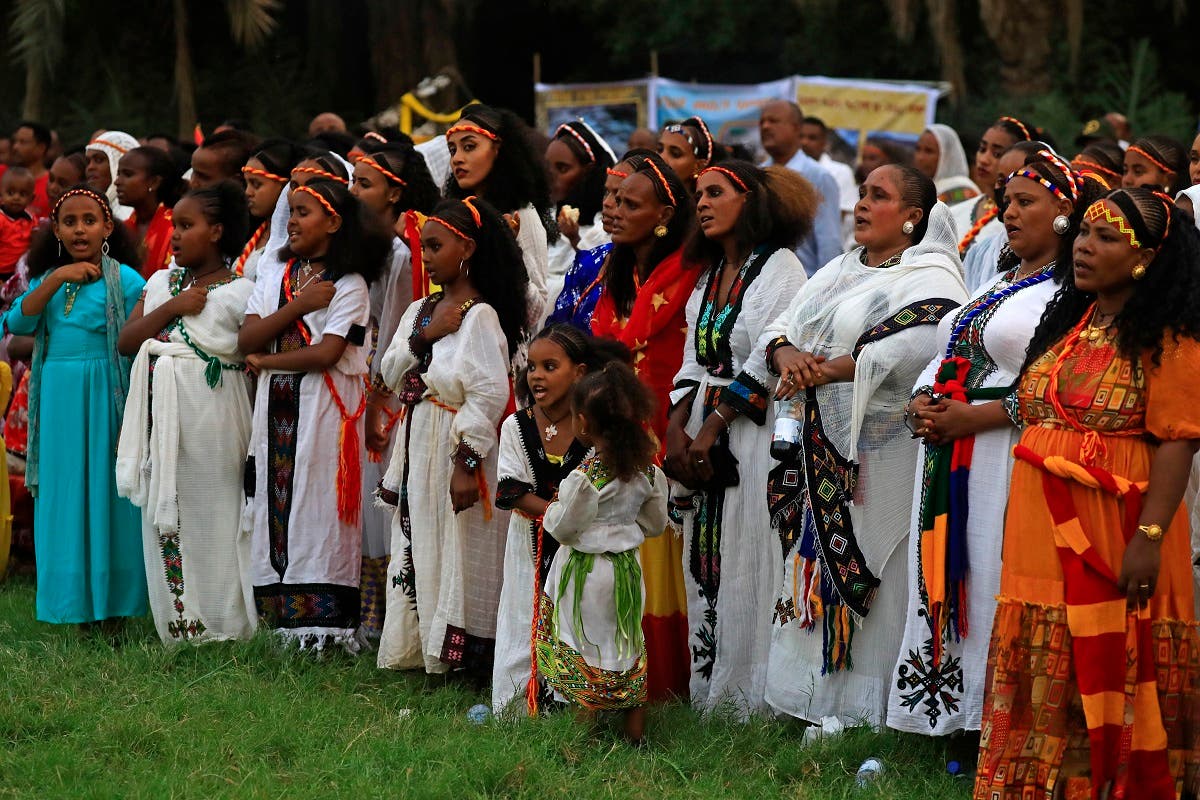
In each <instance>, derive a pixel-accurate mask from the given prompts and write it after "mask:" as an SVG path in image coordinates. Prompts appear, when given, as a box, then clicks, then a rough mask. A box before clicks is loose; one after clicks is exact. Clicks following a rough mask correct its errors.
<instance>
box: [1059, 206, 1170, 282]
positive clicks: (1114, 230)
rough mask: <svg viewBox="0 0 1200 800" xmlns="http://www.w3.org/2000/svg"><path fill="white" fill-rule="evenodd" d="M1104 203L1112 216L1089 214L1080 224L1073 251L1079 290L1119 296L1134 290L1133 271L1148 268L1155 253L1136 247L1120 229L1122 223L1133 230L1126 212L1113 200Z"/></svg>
mask: <svg viewBox="0 0 1200 800" xmlns="http://www.w3.org/2000/svg"><path fill="white" fill-rule="evenodd" d="M1101 202H1102V203H1103V205H1104V210H1105V211H1107V212H1108V214H1106V215H1100V216H1093V215H1092V214H1086V215H1084V219H1083V221H1082V222H1080V223H1079V235H1078V236H1076V237H1075V245H1074V247H1073V248H1072V258H1073V259H1074V268H1075V286H1076V288H1078V289H1079V290H1080V291H1081V292H1095V293H1096V294H1109V295H1111V294H1119V293H1121V292H1123V291H1127V290H1129V289H1130V288H1131V287H1132V286H1133V275H1132V273H1133V268H1134V267H1135V266H1137V265H1138V264H1147V265H1148V264H1149V263H1150V262H1151V261H1152V260H1153V258H1154V251H1153V250H1151V249H1149V248H1135V247H1133V245H1131V244H1130V243H1129V235H1128V234H1124V233H1121V230H1120V227H1119V226H1120V225H1121V224H1122V222H1123V223H1124V225H1125V227H1126V228H1132V227H1133V226H1132V225H1131V224H1130V223H1129V221H1128V220H1125V219H1124V216H1125V212H1124V211H1122V210H1121V209H1120V208H1119V207H1117V206H1116V205H1115V204H1114V203H1112V202H1111V201H1109V200H1103V201H1101ZM1109 216H1111V217H1112V222H1109ZM1148 268H1149V269H1153V267H1148Z"/></svg>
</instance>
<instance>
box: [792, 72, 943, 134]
mask: <svg viewBox="0 0 1200 800" xmlns="http://www.w3.org/2000/svg"><path fill="white" fill-rule="evenodd" d="M929 97H930V95H929V93H928V92H913V91H903V90H898V91H889V90H887V89H882V88H880V89H876V88H869V89H868V88H857V87H852V86H839V85H835V84H827V83H807V82H805V81H803V80H800V81H797V82H796V102H797V103H799V104H800V108H802V109H804V113H805V114H806V115H809V116H813V117H820V118H821V119H822V120H824V122H825V124H826V125H828V126H829V127H831V128H849V129H856V130H859V131H863V132H866V131H889V132H894V133H908V134H912V135H914V136H919V135H921V132H922V131H924V130H925V126H926V125H927V124H928V122H927V120H928V119H929V115H928V105H929Z"/></svg>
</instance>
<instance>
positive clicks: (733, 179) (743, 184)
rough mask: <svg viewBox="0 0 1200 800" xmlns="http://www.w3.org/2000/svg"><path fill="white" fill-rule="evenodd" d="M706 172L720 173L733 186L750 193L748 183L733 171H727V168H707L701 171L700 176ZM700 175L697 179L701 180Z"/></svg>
mask: <svg viewBox="0 0 1200 800" xmlns="http://www.w3.org/2000/svg"><path fill="white" fill-rule="evenodd" d="M706 172H719V173H721V174H722V175H724V176H725V177H726V178H729V180H730V181H731V182H732V183H733V185H734V186H737V187H739V188H740V189H741V190H742V191H743V192H749V191H750V189H749V187H747V186H746V182H745V181H743V180H742V179H741V178H739V177H738V176H737V175H735V174H734V173H733V170H731V169H726V168H725V167H705V168H704V169H702V170H700V175H703V174H704V173H706ZM700 175H697V176H696V177H697V178H699V177H700Z"/></svg>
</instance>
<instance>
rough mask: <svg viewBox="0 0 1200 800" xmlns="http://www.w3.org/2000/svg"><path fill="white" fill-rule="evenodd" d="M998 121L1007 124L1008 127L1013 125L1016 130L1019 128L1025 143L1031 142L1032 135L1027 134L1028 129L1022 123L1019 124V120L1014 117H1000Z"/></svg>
mask: <svg viewBox="0 0 1200 800" xmlns="http://www.w3.org/2000/svg"><path fill="white" fill-rule="evenodd" d="M998 121H999V122H1007V123H1008V124H1010V125H1014V126H1016V127H1017V128H1020V129H1021V133H1022V134H1024V135H1025V141H1027V142H1032V141H1033V134H1031V133H1030V132H1029V127H1028V126H1027V125H1026V124H1025V123H1024V122H1021V120H1019V119H1017V118H1016V117H1000V119H999V120H998Z"/></svg>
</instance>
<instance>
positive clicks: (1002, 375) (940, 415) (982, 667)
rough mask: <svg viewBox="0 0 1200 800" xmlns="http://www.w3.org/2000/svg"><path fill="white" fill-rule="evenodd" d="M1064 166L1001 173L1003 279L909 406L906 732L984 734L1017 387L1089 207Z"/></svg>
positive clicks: (955, 326) (945, 346) (952, 325)
mask: <svg viewBox="0 0 1200 800" xmlns="http://www.w3.org/2000/svg"><path fill="white" fill-rule="evenodd" d="M1070 172H1071V167H1070V165H1069V164H1067V163H1066V162H1065V161H1063V160H1061V159H1059V158H1058V157H1057V156H1054V155H1052V154H1051V153H1050V152H1049V151H1043V152H1042V154H1041V155H1039V156H1036V157H1034V158H1033V159H1031V160H1030V161H1029V163H1027V164H1025V165H1024V166H1022V167H1019V168H1018V169H1017V171H1016V172H1013V173H1011V174H1010V175H1009V176H1008V177H1007V180H1006V181H1005V184H1006V186H1005V194H1004V196H1003V200H1004V202H1003V203H1002V206H1001V207H1002V208H1003V209H1004V211H1003V214H1002V219H1003V221H1004V224H1005V226H1006V227H1008V228H1009V229H1010V230H1011V231H1012V236H1011V240H1010V241H1009V245H1008V248H1007V249H1006V250H1004V251H1003V253H1002V254H1001V256H1000V260H999V264H998V268H999V270H998V273H997V270H996V269H993V273H994V274H998V276H999V277H997V278H996V279H995V280H994V281H993V282H992V283H991V284H990V285H988V286H986V287H984V288H983V289H981V290H979V291H978V292H976V293H975V294H974V296H973V297H972V298H971V299H970V300H969V301H968V302H967V303H966V304H964V305H963V306H962V308H960V309H959V310H958V311H957V312H955V313H954V314H950V315H948V316H946V317H945V318H943V319H942V322H941V324H940V325H939V326H938V337H937V346H938V355H937V356H936V357H935V358H934V359H933V360H932V361H930V362H929V365H928V366H927V367H926V368H925V371H924V372H923V373H922V374H921V377H920V378H918V379H917V383H916V389H915V391H914V394H913V400H912V401H911V403H910V404H909V425H910V426H911V427H912V429H913V430H914V431H915V432H916V434H917V435H918V436H920V437H922V439H923V442H922V443H921V446H920V449H919V453H918V455H919V458H918V460H917V469H916V478H915V488H914V491H913V505H912V521H911V523H910V531H911V533H910V535H909V543H908V567H909V575H908V585H909V590H908V615H907V618H906V623H905V630H904V641H903V644H902V645H901V648H900V653H899V656H898V658H897V661H896V665H895V668H894V673H893V676H892V679H893V683H892V687H891V696H890V698H889V700H888V713H887V724H888V725H889V726H890V727H893V728H897V729H899V730H903V731H909V732H912V733H924V734H929V735H941V734H946V733H951V732H953V731H958V730H979V725H980V715H981V714H982V711H983V694H984V688H985V672H986V670H987V655H988V643H989V642H990V641H991V625H992V618H993V617H994V616H995V611H996V600H995V597H996V594H997V593H998V592H999V590H1000V550H1001V544H1002V542H1003V540H1004V508H1005V505H1006V504H1007V502H1008V479H1009V474H1010V473H1011V471H1012V447H1013V445H1014V444H1016V440H1017V438H1018V435H1019V430H1018V428H1017V427H1016V422H1015V421H1014V419H1013V417H1012V413H1013V411H1014V410H1015V409H1014V407H1013V403H1014V401H1015V394H1014V388H1015V385H1016V381H1017V377H1018V376H1019V374H1020V371H1021V365H1022V364H1023V363H1024V362H1025V351H1026V349H1027V347H1028V345H1029V340H1030V339H1031V338H1032V337H1033V332H1034V329H1035V328H1036V327H1037V324H1038V321H1039V320H1040V319H1041V318H1042V312H1043V311H1045V309H1046V305H1047V304H1048V303H1049V302H1050V300H1051V298H1052V297H1054V293H1055V292H1056V291H1057V290H1058V287H1059V284H1060V283H1061V281H1062V279H1063V277H1064V276H1065V275H1066V274H1067V273H1068V272H1069V270H1070V266H1071V245H1072V242H1073V241H1074V239H1075V232H1076V231H1077V230H1078V223H1079V217H1080V216H1081V215H1082V213H1083V209H1085V208H1087V206H1088V202H1087V201H1086V200H1084V201H1081V200H1080V190H1081V189H1082V184H1081V183H1080V181H1079V180H1078V179H1077V178H1076V177H1074V176H1073V175H1071V174H1070ZM1097 191H1099V186H1098V185H1097ZM1060 218H1061V219H1060ZM1006 405H1007V408H1006ZM952 459H953V461H954V463H955V465H956V466H957V468H954V467H952V466H951V460H952ZM964 490H965V491H964Z"/></svg>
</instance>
